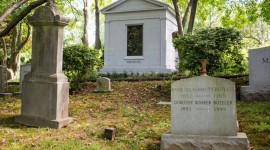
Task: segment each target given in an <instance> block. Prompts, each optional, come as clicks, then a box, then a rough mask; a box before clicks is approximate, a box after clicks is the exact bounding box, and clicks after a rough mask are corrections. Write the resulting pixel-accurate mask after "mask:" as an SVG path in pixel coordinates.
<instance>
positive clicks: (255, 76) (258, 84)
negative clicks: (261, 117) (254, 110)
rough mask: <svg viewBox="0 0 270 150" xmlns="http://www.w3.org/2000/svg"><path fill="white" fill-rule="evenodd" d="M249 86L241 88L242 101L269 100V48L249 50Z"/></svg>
mask: <svg viewBox="0 0 270 150" xmlns="http://www.w3.org/2000/svg"><path fill="white" fill-rule="evenodd" d="M248 53H249V86H242V87H241V90H240V92H241V93H240V95H241V99H242V100H270V78H269V77H270V47H264V48H258V49H252V50H249V52H248Z"/></svg>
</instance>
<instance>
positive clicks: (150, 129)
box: [0, 79, 270, 150]
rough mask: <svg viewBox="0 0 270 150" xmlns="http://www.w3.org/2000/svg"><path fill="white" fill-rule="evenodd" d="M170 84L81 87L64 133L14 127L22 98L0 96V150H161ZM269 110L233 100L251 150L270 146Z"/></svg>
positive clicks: (268, 105) (266, 105)
mask: <svg viewBox="0 0 270 150" xmlns="http://www.w3.org/2000/svg"><path fill="white" fill-rule="evenodd" d="M242 81H243V80H241V79H240V80H239V81H238V80H237V81H236V83H237V84H238V83H242ZM170 83H171V81H137V82H126V81H122V82H119V81H114V82H112V89H113V91H112V92H103V93H96V92H93V91H94V90H95V87H96V86H95V83H91V82H89V83H83V84H82V87H83V90H82V91H81V92H76V93H71V94H70V104H69V116H70V117H73V118H74V120H75V121H74V123H72V124H71V125H69V126H68V127H65V128H62V129H49V128H35V127H26V126H23V125H18V124H15V123H14V118H15V116H17V115H19V114H20V107H21V100H20V96H10V97H3V98H0V149H5V150H6V149H90V150H95V149H96V150H100V149H101V150H114V149H115V150H122V149H123V150H129V149H131V150H139V149H141V150H142V149H148V150H154V149H159V144H160V138H161V135H162V134H163V133H164V132H166V131H168V130H170V124H171V123H170V106H169V105H157V103H158V102H160V101H170ZM237 87H239V84H238V85H237ZM9 90H10V91H16V90H18V87H16V86H10V87H9ZM269 110H270V101H259V102H244V101H238V102H237V112H238V121H239V124H240V132H245V133H247V136H248V138H249V140H250V142H251V146H252V147H253V149H255V150H267V149H269V148H270V111H269ZM107 127H115V128H116V138H115V139H114V140H113V141H109V140H105V139H104V138H103V133H104V129H105V128H107Z"/></svg>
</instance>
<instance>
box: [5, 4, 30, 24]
mask: <svg viewBox="0 0 270 150" xmlns="http://www.w3.org/2000/svg"><path fill="white" fill-rule="evenodd" d="M27 1H28V0H22V1H20V2H18V3H16V4H14V5H13V6H11V7H10V8H9V9H8V10H6V11H5V12H4V13H3V14H2V15H1V16H0V22H3V21H4V20H5V19H6V18H7V17H8V16H9V15H10V14H11V13H13V12H14V11H15V10H16V9H18V8H19V7H20V6H22V5H23V4H25V3H26V2H27Z"/></svg>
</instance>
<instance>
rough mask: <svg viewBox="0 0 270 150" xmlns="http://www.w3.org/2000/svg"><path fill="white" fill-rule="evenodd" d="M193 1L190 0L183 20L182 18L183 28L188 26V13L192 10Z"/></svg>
mask: <svg viewBox="0 0 270 150" xmlns="http://www.w3.org/2000/svg"><path fill="white" fill-rule="evenodd" d="M192 2H193V0H190V1H189V2H188V5H187V8H186V11H185V14H184V17H183V20H182V24H183V28H185V26H186V22H187V16H188V14H189V11H190V8H191V4H192Z"/></svg>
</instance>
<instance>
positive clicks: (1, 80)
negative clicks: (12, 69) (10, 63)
mask: <svg viewBox="0 0 270 150" xmlns="http://www.w3.org/2000/svg"><path fill="white" fill-rule="evenodd" d="M7 80H8V74H7V67H5V66H0V93H5V92H7Z"/></svg>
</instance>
